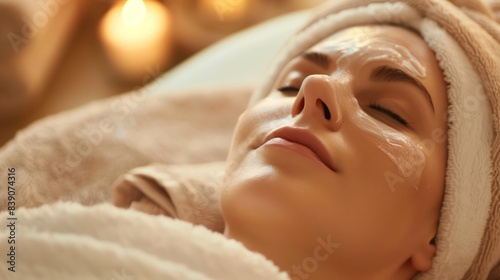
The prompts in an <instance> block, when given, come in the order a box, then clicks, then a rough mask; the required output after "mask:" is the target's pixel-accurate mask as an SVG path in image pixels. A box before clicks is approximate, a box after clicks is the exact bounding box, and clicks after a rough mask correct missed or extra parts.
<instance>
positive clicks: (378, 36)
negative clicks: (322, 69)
mask: <svg viewBox="0 0 500 280" xmlns="http://www.w3.org/2000/svg"><path fill="white" fill-rule="evenodd" d="M380 46H383V47H380ZM344 47H349V48H350V49H349V50H348V51H350V52H355V51H366V50H367V49H370V50H371V51H373V50H377V49H378V51H382V52H383V51H384V50H381V48H386V49H387V50H389V49H390V50H391V51H397V52H399V53H401V55H403V56H411V57H415V58H416V59H417V60H418V62H419V63H420V64H422V65H423V66H424V67H425V68H430V69H431V70H432V69H433V68H434V67H433V66H435V65H437V62H436V58H435V55H434V53H433V51H432V50H431V49H430V48H429V46H428V45H427V43H426V42H425V41H424V40H423V39H422V38H421V37H420V36H419V35H418V34H416V33H415V32H413V31H410V30H409V29H406V28H403V27H399V26H392V25H377V26H357V27H351V28H347V29H344V30H342V31H340V32H337V33H335V34H333V35H332V36H330V37H328V38H326V39H325V40H323V41H321V42H320V43H318V44H316V45H315V46H314V47H312V48H311V49H313V50H321V51H323V52H325V53H327V54H330V55H335V54H336V53H337V52H338V51H339V48H344ZM344 51H345V50H344ZM438 70H439V71H440V69H438Z"/></svg>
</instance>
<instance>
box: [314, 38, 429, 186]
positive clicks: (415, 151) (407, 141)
mask: <svg viewBox="0 0 500 280" xmlns="http://www.w3.org/2000/svg"><path fill="white" fill-rule="evenodd" d="M318 48H320V49H321V50H323V51H324V50H328V51H330V52H336V53H339V54H340V57H339V58H338V60H337V68H336V71H335V72H334V73H333V75H332V76H331V77H329V76H328V77H327V76H325V78H326V77H327V79H328V84H330V85H331V86H332V87H335V88H332V91H333V93H336V92H349V91H350V88H349V86H348V83H349V80H350V79H349V77H350V76H349V73H348V71H347V69H350V65H351V64H353V63H356V62H360V63H359V65H361V67H359V68H358V69H361V68H363V66H365V65H366V64H368V63H370V62H374V61H389V62H391V63H393V64H396V65H398V66H400V67H402V68H403V69H406V70H407V71H408V72H409V73H410V74H411V75H413V76H418V77H420V78H425V76H426V69H425V67H424V66H423V65H422V64H421V63H420V62H419V61H418V59H417V58H416V57H415V56H413V55H412V54H411V52H410V51H409V50H408V49H406V48H405V47H403V46H400V45H397V44H391V43H389V42H387V41H383V40H380V39H378V38H374V39H366V36H351V38H348V39H346V40H343V41H340V42H339V43H335V44H334V45H331V44H328V42H325V43H323V44H321V45H319V46H318ZM346 77H347V78H346ZM337 87H341V88H337ZM335 98H336V99H337V102H335V103H336V105H335V106H336V107H337V108H335V109H336V110H339V111H338V112H341V111H340V110H342V108H343V109H344V113H345V114H346V115H347V116H348V117H349V119H350V120H351V121H352V123H354V124H355V125H356V126H357V127H359V128H360V129H361V130H363V131H365V132H367V133H368V135H370V136H371V137H369V138H368V139H369V140H370V141H372V142H373V143H375V145H376V146H377V147H378V148H379V149H380V150H381V151H382V152H383V153H385V154H386V155H387V156H388V157H389V158H390V159H391V161H392V162H393V163H394V164H395V165H396V167H397V168H398V170H399V172H400V175H401V177H403V178H404V179H405V180H406V181H407V182H408V183H409V184H410V185H411V186H412V187H414V188H415V189H418V186H419V184H420V178H421V175H422V172H423V170H424V167H425V164H426V160H425V155H424V152H423V149H422V147H421V146H420V145H419V144H418V143H415V141H413V140H412V139H411V138H410V137H408V136H407V135H405V134H404V133H402V132H400V131H397V130H395V129H393V128H391V127H389V126H385V125H382V124H380V123H379V122H378V121H376V120H374V119H373V117H371V116H370V115H368V114H367V113H365V112H364V111H363V110H362V109H361V108H360V107H359V104H358V102H357V101H356V100H355V98H354V97H353V96H352V95H346V94H337V95H335ZM341 115H343V114H341ZM393 175H395V176H397V175H396V174H393ZM389 184H390V183H389ZM390 187H391V189H393V186H390ZM393 191H394V189H393Z"/></svg>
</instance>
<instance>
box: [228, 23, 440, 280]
mask: <svg viewBox="0 0 500 280" xmlns="http://www.w3.org/2000/svg"><path fill="white" fill-rule="evenodd" d="M446 111H447V98H446V86H445V82H444V79H443V76H442V73H441V71H440V68H439V66H438V63H437V61H436V58H435V56H434V53H433V52H432V50H431V49H430V48H429V47H428V46H427V44H426V43H425V41H423V39H422V38H420V37H419V36H418V35H416V34H414V33H412V32H411V31H408V30H406V29H403V28H401V27H395V26H378V27H368V26H366V27H356V28H350V29H347V30H344V31H342V32H339V33H337V34H335V35H334V36H332V37H330V38H328V39H327V40H325V41H323V42H321V43H320V44H318V45H316V46H314V47H312V48H311V49H309V50H308V51H306V52H304V53H303V54H301V55H299V56H297V57H296V58H295V59H293V60H291V61H290V62H289V63H288V64H287V65H286V66H285V67H284V68H283V69H282V71H281V74H280V76H279V78H278V80H277V81H276V84H275V87H274V89H273V91H272V92H271V93H270V95H269V96H268V97H267V98H265V99H263V100H261V101H260V102H259V103H257V104H256V105H255V106H253V107H252V108H249V109H248V110H247V111H246V112H245V113H243V114H242V115H241V117H240V118H239V121H238V125H237V128H236V131H235V134H234V138H233V143H232V146H231V150H230V154H229V157H228V166H227V174H226V178H225V185H224V190H223V194H222V201H221V203H222V211H223V214H224V217H225V221H226V230H225V234H226V235H227V236H229V237H231V238H235V239H237V240H240V241H241V242H242V243H243V244H244V245H245V246H246V247H247V248H248V249H250V250H253V251H257V252H260V253H262V254H264V255H265V256H266V257H268V258H269V259H271V260H273V261H274V262H275V263H276V265H278V266H279V267H280V268H281V269H282V270H285V271H288V272H289V274H290V275H291V276H292V278H293V279H409V278H410V277H412V276H413V275H414V274H416V273H417V272H418V271H425V270H428V269H429V268H430V266H431V261H432V257H433V255H434V252H435V246H434V244H433V242H432V240H433V238H434V237H435V235H436V230H437V226H438V218H439V211H440V205H441V200H442V196H443V189H444V184H445V180H444V179H445V168H446V161H447V148H446V144H447V142H446V131H447V125H446V123H447V116H446ZM335 277H337V278H335Z"/></svg>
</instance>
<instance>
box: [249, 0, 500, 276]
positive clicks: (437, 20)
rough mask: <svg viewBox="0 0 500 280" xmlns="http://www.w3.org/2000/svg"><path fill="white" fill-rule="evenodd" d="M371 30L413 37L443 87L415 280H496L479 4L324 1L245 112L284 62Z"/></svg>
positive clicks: (496, 192)
mask: <svg viewBox="0 0 500 280" xmlns="http://www.w3.org/2000/svg"><path fill="white" fill-rule="evenodd" d="M491 2H492V4H493V2H495V3H496V2H497V1H496V0H495V1H491ZM495 7H498V6H495ZM369 24H395V25H402V26H408V27H412V28H413V29H414V30H418V31H419V32H420V33H421V35H422V37H423V39H424V40H425V41H426V42H427V43H428V45H429V46H430V48H431V49H433V50H434V52H435V53H436V58H437V60H438V62H439V64H440V67H441V68H442V70H443V74H444V77H445V79H446V81H447V82H448V83H449V88H448V100H449V103H450V106H449V110H448V112H449V114H448V115H449V120H450V122H449V125H448V127H449V131H448V150H449V153H448V164H447V173H446V189H445V196H444V200H443V206H442V209H441V217H440V225H439V229H438V235H437V254H436V256H435V258H434V262H433V266H432V269H431V270H430V271H429V272H427V273H425V274H422V275H420V276H419V279H474V280H475V279H500V274H499V272H500V271H499V270H500V268H499V269H496V270H494V269H493V268H494V267H495V266H498V265H500V264H499V262H500V26H499V25H498V23H497V22H496V21H495V13H494V11H493V9H491V8H490V7H489V6H487V5H485V4H484V3H483V2H481V1H479V0H454V1H445V0H419V1H414V0H405V1H397V0H389V1H386V0H348V1H347V0H345V1H331V2H328V3H326V4H325V5H324V6H322V7H320V8H319V9H318V10H317V13H316V15H315V16H314V17H313V18H312V19H311V21H310V22H309V23H308V24H307V25H306V26H304V28H303V29H302V30H301V31H300V32H299V33H297V34H296V36H294V37H293V38H292V39H291V40H290V41H289V42H288V44H287V46H286V47H285V48H284V49H283V50H282V52H281V54H280V55H279V56H278V57H277V59H276V60H275V63H274V66H273V67H271V70H270V73H269V78H268V80H267V81H266V82H265V83H264V86H263V87H262V88H260V89H259V90H257V91H256V93H255V94H254V96H253V97H252V102H251V104H250V106H252V105H253V104H254V103H255V102H256V101H257V100H259V99H261V98H263V97H265V96H266V95H267V94H268V93H269V92H270V91H271V87H272V86H273V84H274V82H275V80H276V78H277V75H278V74H279V71H280V70H281V69H282V68H283V66H284V65H285V63H287V62H288V61H290V59H292V58H293V57H295V56H297V55H298V54H300V53H301V52H303V51H305V50H307V49H308V48H310V47H312V46H313V45H315V44H316V43H318V42H320V41H321V40H323V39H326V38H327V37H329V36H331V35H332V34H334V33H335V32H337V31H340V30H342V29H345V28H348V27H352V26H359V25H369Z"/></svg>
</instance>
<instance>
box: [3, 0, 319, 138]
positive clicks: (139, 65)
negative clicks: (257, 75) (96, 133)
mask: <svg viewBox="0 0 500 280" xmlns="http://www.w3.org/2000/svg"><path fill="white" fill-rule="evenodd" d="M323 1H324V0H309V1H307V0H163V1H155V0H118V1H112V0H0V146H2V145H4V144H5V143H6V142H7V141H9V140H10V139H12V137H14V135H15V134H16V132H17V131H19V130H20V129H22V128H24V127H26V126H28V125H29V124H31V123H33V122H35V121H36V120H38V119H40V118H43V117H45V116H48V115H51V114H54V113H57V112H61V111H64V110H68V109H72V108H75V107H78V106H81V105H84V104H86V103H88V102H91V101H94V100H97V99H102V98H106V97H111V96H115V95H119V94H121V93H125V92H127V91H130V90H133V89H137V88H139V87H142V86H144V85H145V84H147V83H150V82H151V81H153V80H154V79H155V78H156V77H158V76H159V75H161V74H163V73H165V72H167V71H169V70H170V69H172V68H174V67H175V66H176V65H178V64H179V63H181V62H183V61H184V60H186V59H187V58H189V57H190V56H192V55H193V54H195V53H197V52H199V51H201V50H203V49H204V48H206V47H207V46H209V45H211V44H213V43H215V42H217V41H219V40H221V39H222V38H224V37H226V36H228V35H230V34H233V33H235V32H238V31H240V30H242V29H245V28H248V27H250V26H252V25H255V24H258V23H261V22H263V21H265V20H268V19H271V18H273V17H277V16H279V15H282V14H285V13H289V12H292V11H297V10H302V9H308V8H311V7H313V6H316V5H318V4H320V3H321V2H323ZM214 67H216V65H214Z"/></svg>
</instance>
